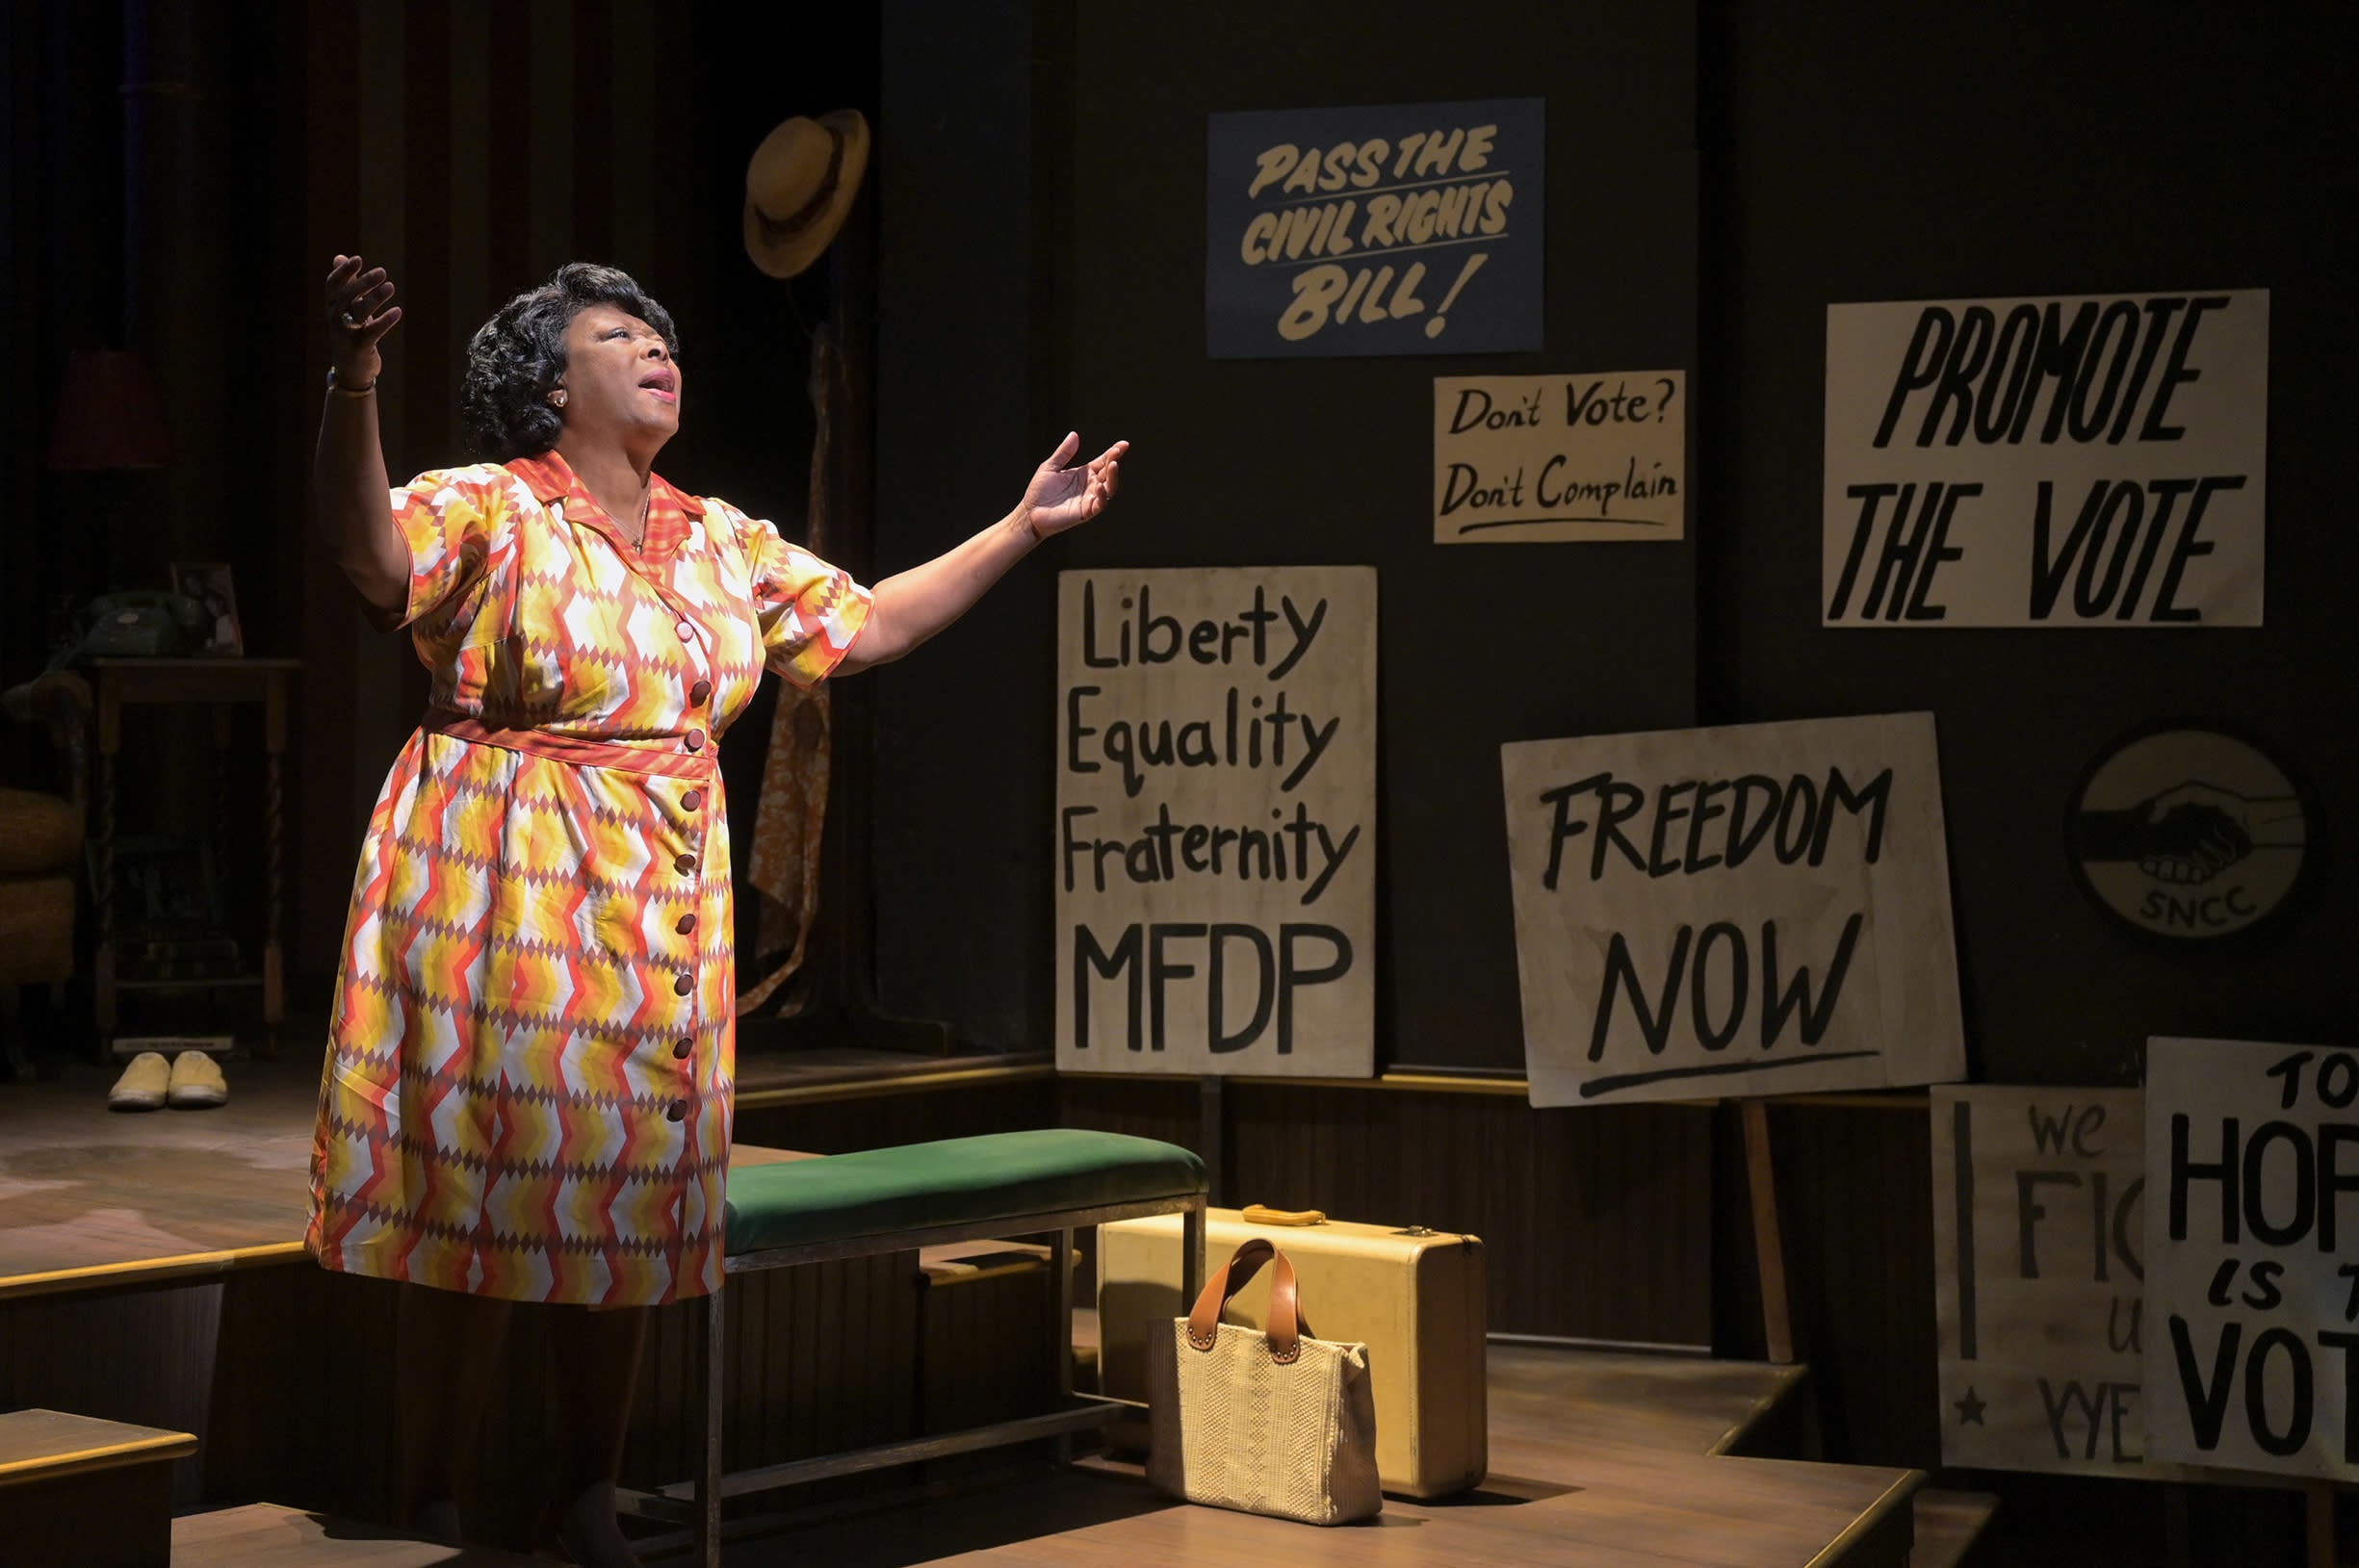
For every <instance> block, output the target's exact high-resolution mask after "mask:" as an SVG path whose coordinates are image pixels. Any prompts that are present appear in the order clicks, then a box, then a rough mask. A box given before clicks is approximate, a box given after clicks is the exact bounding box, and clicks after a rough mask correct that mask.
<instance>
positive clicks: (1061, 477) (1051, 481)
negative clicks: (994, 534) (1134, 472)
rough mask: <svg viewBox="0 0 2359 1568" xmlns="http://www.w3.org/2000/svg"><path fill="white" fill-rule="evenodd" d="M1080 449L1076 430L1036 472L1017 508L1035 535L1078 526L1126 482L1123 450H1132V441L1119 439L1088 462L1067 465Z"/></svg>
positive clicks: (1048, 533)
mask: <svg viewBox="0 0 2359 1568" xmlns="http://www.w3.org/2000/svg"><path fill="white" fill-rule="evenodd" d="M1079 450H1081V437H1080V434H1079V432H1077V431H1076V432H1075V433H1073V434H1071V435H1068V436H1066V437H1065V439H1064V440H1063V441H1061V442H1059V443H1058V444H1057V449H1056V450H1055V451H1054V452H1052V453H1050V457H1049V460H1048V461H1047V462H1045V463H1043V464H1041V465H1040V467H1039V468H1038V469H1037V470H1035V471H1034V472H1033V475H1032V482H1031V484H1029V485H1028V486H1026V487H1025V489H1024V500H1023V501H1022V502H1020V503H1019V504H1018V506H1017V508H1016V512H1017V515H1018V516H1019V517H1021V518H1022V519H1023V520H1024V527H1027V528H1029V529H1030V530H1031V532H1032V536H1033V537H1034V538H1036V539H1046V538H1048V537H1049V536H1050V534H1052V533H1062V532H1064V531H1065V530H1066V529H1067V528H1074V527H1080V526H1081V525H1082V524H1084V523H1086V522H1088V521H1089V520H1090V519H1091V518H1093V517H1096V516H1097V515H1098V514H1099V513H1100V512H1102V511H1104V510H1105V507H1106V503H1107V502H1108V501H1112V500H1113V499H1114V491H1115V488H1116V486H1118V485H1119V484H1120V483H1121V482H1122V470H1121V461H1122V454H1123V453H1124V452H1127V451H1128V450H1130V443H1128V441H1117V442H1115V443H1114V445H1112V446H1111V447H1108V448H1107V449H1106V450H1104V451H1102V452H1101V453H1099V454H1098V455H1097V456H1096V457H1093V458H1091V459H1090V460H1089V461H1088V462H1086V463H1083V464H1081V465H1080V466H1078V467H1076V468H1068V467H1066V466H1065V465H1066V464H1068V463H1071V462H1072V461H1073V458H1074V453H1076V452H1077V451H1079Z"/></svg>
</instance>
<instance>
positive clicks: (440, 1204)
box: [306, 256, 1127, 1565]
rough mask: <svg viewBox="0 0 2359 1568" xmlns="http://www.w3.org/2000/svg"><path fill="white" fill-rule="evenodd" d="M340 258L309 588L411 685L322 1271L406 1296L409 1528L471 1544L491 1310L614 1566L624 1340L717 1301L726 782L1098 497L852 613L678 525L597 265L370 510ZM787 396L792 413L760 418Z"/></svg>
mask: <svg viewBox="0 0 2359 1568" xmlns="http://www.w3.org/2000/svg"><path fill="white" fill-rule="evenodd" d="M393 296H394V289H393V285H392V283H391V282H389V281H388V280H387V278H386V276H385V272H384V270H383V269H381V268H372V267H367V266H365V265H364V264H363V262H362V260H361V258H359V257H357V256H339V257H338V258H336V263H335V269H334V270H333V271H331V272H330V273H329V274H328V277H327V286H326V305H327V319H328V325H329V335H330V339H331V342H332V343H333V345H334V368H333V370H332V371H331V373H330V374H329V377H328V389H327V402H326V408H325V410H324V413H323V415H322V418H321V424H320V445H319V451H318V456H317V460H316V464H315V471H314V483H315V486H316V492H317V499H318V503H319V510H320V519H321V525H322V527H324V529H325V531H326V535H327V539H328V542H329V547H330V549H331V550H332V551H333V552H334V553H335V557H336V560H337V563H338V564H339V565H341V566H342V567H343V569H344V571H345V573H346V575H347V576H348V577H350V578H351V581H352V584H353V586H354V587H355V588H357V589H358V590H359V591H360V595H361V597H362V598H363V599H364V600H366V601H367V602H368V605H369V607H370V610H371V612H372V613H373V615H375V616H376V618H377V619H378V620H379V621H380V622H381V624H383V625H385V626H387V627H397V626H398V627H407V628H408V629H409V631H410V636H411V639H412V641H413V642H414V643H415V644H416V647H417V652H418V656H419V658H420V659H421V660H423V661H424V662H425V664H426V666H427V668H428V671H430V672H431V675H432V696H431V699H430V704H429V707H428V712H427V715H426V717H425V720H424V721H423V722H422V723H421V724H420V725H419V727H418V731H417V733H415V734H413V735H411V736H410V737H409V741H408V743H407V744H406V745H404V746H403V747H402V752H401V755H400V756H399V757H398V758H396V759H395V761H394V764H393V771H392V773H391V774H390V775H389V776H388V777H387V779H386V781H385V786H384V789H383V791H382V793H380V794H379V795H378V797H377V801H376V810H375V811H374V813H373V814H372V815H371V817H370V820H369V828H368V834H367V836H366V838H365V839H364V841H363V843H362V846H361V852H360V866H359V871H358V874H357V875H356V876H355V878H354V880H353V885H352V904H351V913H350V919H349V923H348V925H347V927H346V932H345V938H344V953H343V964H342V970H341V973H340V974H339V976H338V979H337V987H336V998H335V1005H334V1012H333V1021H332V1024H331V1039H330V1041H329V1047H328V1054H327V1060H326V1064H325V1068H324V1073H323V1077H322V1083H321V1090H320V1116H319V1125H318V1131H317V1134H316V1137H315V1141H314V1145H313V1153H312V1162H311V1172H312V1180H311V1221H310V1225H309V1230H308V1235H307V1238H306V1244H307V1246H308V1247H310V1249H311V1250H312V1251H313V1252H314V1253H315V1254H316V1255H317V1256H318V1257H319V1260H320V1262H321V1263H322V1265H324V1267H326V1268H329V1269H335V1270H342V1271H346V1272H352V1273H360V1274H373V1275H376V1276H378V1277H381V1278H387V1279H396V1280H402V1281H404V1282H406V1283H407V1284H408V1285H409V1287H410V1288H409V1289H408V1290H406V1291H404V1292H403V1293H402V1309H401V1315H400V1327H399V1334H398V1343H397V1344H396V1345H395V1346H394V1347H393V1350H394V1356H395V1365H396V1371H395V1376H396V1380H397V1382H398V1384H399V1386H400V1390H401V1394H400V1411H399V1416H400V1422H401V1434H402V1438H401V1441H402V1500H403V1501H402V1506H403V1508H404V1509H405V1511H406V1513H407V1516H408V1519H409V1521H410V1524H411V1526H412V1528H413V1529H417V1530H419V1531H420V1532H422V1533H426V1534H429V1535H432V1536H435V1537H437V1538H439V1539H442V1540H445V1541H449V1542H452V1543H455V1542H456V1541H457V1539H458V1534H459V1520H458V1512H457V1507H456V1504H455V1503H454V1482H455V1478H456V1476H457V1473H458V1470H459V1465H460V1462H461V1454H462V1452H463V1445H464V1444H465V1442H466V1441H467V1439H468V1438H469V1436H470V1435H471V1433H472V1430H473V1427H474V1426H475V1423H476V1419H477V1417H478V1415H479V1413H480V1408H481V1397H482V1393H483V1390H484V1388H485V1387H486V1385H487V1384H488V1382H489V1375H488V1374H489V1372H490V1369H491V1366H492V1364H493V1362H494V1359H495V1357H496V1355H497V1352H498V1350H499V1346H500V1343H501V1340H502V1338H503V1335H504V1332H505V1330H506V1325H507V1322H508V1318H509V1315H510V1312H511V1308H512V1304H513V1303H515V1302H519V1301H522V1302H531V1303H536V1306H535V1308H534V1309H533V1310H536V1311H542V1312H543V1313H544V1316H545V1330H546V1334H547V1337H548V1339H549V1341H550V1342H551V1344H552V1346H553V1347H554V1349H555V1352H556V1356H557V1391H558V1395H559V1397H560V1399H561V1400H562V1401H564V1411H563V1416H564V1421H563V1426H564V1431H565V1434H566V1435H565V1452H564V1455H563V1458H562V1463H561V1466H560V1474H559V1485H558V1492H557V1497H556V1499H555V1500H554V1501H553V1503H552V1504H551V1506H550V1508H549V1510H548V1512H547V1514H546V1515H545V1517H544V1523H543V1537H544V1543H545V1544H551V1545H557V1544H561V1545H562V1546H563V1548H564V1549H565V1550H567V1551H568V1552H570V1554H571V1555H572V1556H573V1558H574V1560H575V1561H577V1562H579V1563H583V1564H593V1565H607V1564H628V1563H633V1562H635V1558H634V1556H633V1555H632V1554H631V1551H630V1548H629V1546H628V1545H627V1544H626V1543H625V1541H624V1538H623V1536H622V1534H621V1531H620V1529H618V1528H617V1526H616V1523H615V1518H614V1476H615V1471H616V1467H617V1465H618V1464H619V1462H620V1457H621V1451H622V1442H623V1435H624V1429H625V1426H626V1422H627V1419H628V1417H629V1413H630V1403H631V1394H632V1388H633V1384H634V1381H635V1374H636V1369H637V1365H638V1357H639V1349H640V1345H641V1343H642V1340H643V1337H644V1334H645V1329H646V1324H647V1312H646V1310H645V1309H646V1308H648V1307H651V1306H655V1305H658V1304H660V1303H661V1302H665V1301H671V1300H675V1299H678V1298H683V1297H692V1296H701V1295H703V1294H705V1293H706V1292H708V1291H713V1290H717V1289H718V1288H719V1287H720V1283H721V1257H722V1238H721V1222H722V1215H723V1208H722V1185H723V1181H724V1178H725V1175H726V1167H727V1163H728V1157H729V1122H730V1104H731V1098H730V1096H731V1083H732V1057H733V1047H734V1024H733V1006H732V1004H733V999H734V996H735V990H736V988H735V982H734V975H733V954H732V949H731V939H732V936H731V934H732V930H733V927H732V923H731V922H732V916H731V911H730V879H729V832H728V816H727V810H726V804H725V802H724V801H723V800H722V795H721V777H720V771H719V768H718V766H717V765H716V745H717V742H718V740H719V738H720V736H721V734H722V733H723V732H724V731H726V730H727V729H728V728H729V725H730V721H731V720H733V719H735V718H736V717H737V716H738V715H739V714H740V713H742V712H743V711H744V710H745V707H746V705H747V704H748V703H749V702H751V701H752V699H753V695H754V690H755V686H756V684H757V682H759V681H760V680H761V679H762V674H763V672H764V671H765V669H767V670H775V671H777V672H778V674H780V675H781V676H783V677H785V678H786V679H787V680H789V681H794V682H796V683H798V684H803V685H809V684H812V683H815V682H817V681H823V680H825V679H827V678H828V677H829V676H831V675H841V674H845V673H848V672H850V671H853V670H857V669H861V668H864V667H865V666H868V665H871V664H882V663H886V662H888V661H890V660H893V659H896V658H899V657H900V656H901V655H904V654H906V653H908V652H909V651H910V650H911V649H913V648H916V647H917V646H918V645H919V644H920V643H922V642H924V641H925V640H926V639H927V638H928V637H931V636H933V635H934V633H936V632H938V631H940V630H943V629H944V628H945V627H946V626H948V625H949V624H950V623H951V622H952V621H955V620H956V619H958V617H959V616H960V615H962V614H963V613H965V612H966V610H967V609H968V607H969V606H971V605H972V604H974V602H975V601H976V600H977V599H978V598H979V597H980V596H981V595H982V593H983V591H984V590H985V589H986V588H988V587H990V586H991V584H992V583H993V582H994V581H996V580H998V578H999V576H1000V575H1001V574H1002V573H1004V572H1006V571H1007V570H1008V568H1010V567H1011V566H1013V565H1015V563H1016V562H1017V561H1018V560H1020V559H1022V558H1023V556H1024V554H1025V553H1028V552H1029V551H1030V550H1032V548H1033V547H1034V546H1036V545H1038V544H1039V543H1040V542H1041V541H1042V540H1044V539H1046V538H1048V537H1049V536H1050V535H1051V534H1054V533H1057V532H1060V531H1062V530H1063V529H1066V528H1070V527H1075V526H1076V525H1078V524H1080V523H1083V522H1086V521H1087V520H1089V519H1090V518H1092V517H1095V516H1096V515H1097V514H1098V513H1099V512H1100V511H1101V510H1102V509H1103V508H1104V506H1105V504H1106V503H1107V501H1109V500H1110V499H1111V498H1112V496H1113V494H1114V490H1115V484H1116V479H1117V465H1118V461H1119V459H1120V458H1121V456H1122V455H1123V453H1124V451H1125V450H1127V446H1126V444H1125V443H1121V442H1117V443H1116V444H1115V445H1114V446H1113V447H1111V448H1109V449H1108V450H1106V451H1105V452H1104V453H1103V454H1102V455H1101V456H1099V457H1098V458H1096V459H1094V460H1093V461H1091V462H1089V463H1086V464H1082V465H1077V466H1074V467H1068V466H1066V465H1068V464H1070V463H1072V462H1073V459H1074V456H1075V454H1076V451H1077V450H1078V447H1079V439H1078V437H1077V436H1067V437H1066V438H1065V441H1064V443H1063V444H1062V445H1061V446H1060V447H1058V449H1057V450H1056V452H1055V453H1054V454H1053V455H1052V456H1051V457H1050V459H1049V460H1048V461H1047V462H1046V463H1043V464H1042V465H1041V466H1040V468H1039V470H1038V471H1037V472H1035V473H1034V475H1033V476H1032V480H1031V483H1030V485H1029V486H1028V487H1027V488H1026V489H1025V491H1024V497H1023V499H1022V500H1020V501H1018V502H1017V503H1016V506H1015V508H1014V509H1013V510H1012V511H1010V512H1009V513H1008V514H1007V515H1006V516H1005V517H1004V518H1001V519H1000V520H999V521H998V522H997V523H994V524H992V525H991V526H990V527H987V528H985V529H983V530H982V531H981V532H979V533H977V534H975V535H974V536H973V537H972V538H971V539H969V540H968V541H967V542H966V543H964V544H962V545H960V546H958V547H957V548H956V549H954V550H952V551H950V552H948V553H946V554H944V555H941V556H939V557H937V558H936V559H934V560H930V561H927V562H925V563H924V564H923V565H920V566H917V567H913V568H912V569H910V570H909V571H906V572H902V573H899V574H897V575H896V576H894V577H889V578H885V579H884V580H882V581H881V582H879V583H877V584H876V586H875V587H874V588H873V589H869V588H864V587H862V586H860V585H859V584H858V583H855V582H854V581H853V580H852V579H851V578H849V577H848V576H846V575H845V574H844V573H843V572H841V571H838V570H837V569H835V568H834V567H832V566H829V565H828V564H827V563H826V562H824V561H822V560H819V559H817V557H816V556H813V555H811V554H809V553H806V552H804V551H803V550H801V549H798V548H797V547H795V546H794V545H791V544H790V543H788V542H787V541H786V540H785V539H784V538H782V537H781V536H780V534H779V531H778V529H777V528H776V527H772V526H771V525H770V524H768V523H766V522H763V521H761V520H760V519H758V518H754V517H750V516H748V515H747V514H746V513H744V512H742V511H739V509H738V508H737V507H735V506H733V505H731V504H730V503H729V502H727V501H720V500H717V499H714V498H711V497H698V496H692V495H689V494H687V492H685V491H683V490H680V489H677V488H675V487H674V486H673V485H671V484H670V483H668V482H667V481H665V480H664V479H663V477H662V476H660V475H659V474H657V473H656V472H655V460H656V454H657V453H658V452H659V451H661V450H662V448H663V444H664V443H665V442H666V441H668V440H670V439H671V437H672V435H673V434H674V432H676V431H677V430H678V429H679V427H680V409H681V399H682V397H683V392H684V389H683V385H682V375H681V368H680V360H679V355H678V340H677V338H676V336H675V334H674V332H673V327H672V321H671V318H670V316H669V315H668V314H666V313H665V311H664V309H663V307H662V306H661V305H660V304H658V303H656V301H655V300H653V299H651V298H649V297H648V296H646V295H645V294H644V293H642V292H641V290H640V289H639V286H638V285H637V284H636V283H635V282H634V281H633V280H632V279H631V278H630V277H628V276H627V275H625V274H624V273H622V272H619V271H616V270H613V269H611V268H607V267H594V266H588V265H584V264H581V263H576V264H573V265H571V266H567V267H563V268H560V269H559V270H557V273H556V274H555V275H554V276H552V277H551V278H550V279H549V281H548V282H547V283H545V284H543V285H541V286H540V287H539V288H536V289H532V290H530V291H528V292H527V293H524V294H521V295H519V296H516V297H515V298H514V299H511V300H510V301H508V303H507V304H506V305H505V306H503V307H502V308H501V310H500V312H499V313H498V314H497V315H496V316H494V317H493V318H492V319H491V320H490V321H487V322H485V323H484V324H483V326H482V327H481V328H480V330H479V331H478V332H477V333H476V334H475V338H474V341H473V342H472V343H471V344H470V345H469V347H468V351H467V370H466V378H465V382H464V385H463V387H462V389H461V392H460V407H461V421H462V429H463V435H464V440H465V443H466V445H467V447H468V448H469V449H471V455H473V456H474V457H476V458H478V459H479V461H477V462H475V463H474V464H472V465H470V466H468V467H463V468H450V469H438V470H435V471H432V472H430V473H427V474H422V475H420V476H418V477H417V478H415V479H412V480H411V481H410V482H409V483H408V484H406V485H403V486H401V487H399V488H394V487H392V486H391V485H390V484H389V483H388V481H387V478H386V475H385V459H384V454H383V451H382V450H381V448H380V446H379V444H378V437H377V414H376V398H374V397H373V396H372V389H373V388H374V387H375V385H376V376H377V373H378V368H379V358H378V347H377V345H378V342H379V340H381V339H382V338H383V337H384V336H385V334H386V332H387V331H388V330H390V329H391V328H392V327H393V325H394V323H395V322H397V321H400V320H401V316H402V312H401V309H400V307H399V306H396V305H395V304H394V303H393ZM800 384H801V375H800V373H799V369H798V370H797V372H796V373H795V374H793V375H791V376H788V375H783V374H782V375H781V377H780V385H781V387H782V388H783V387H789V386H799V385H800Z"/></svg>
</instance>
